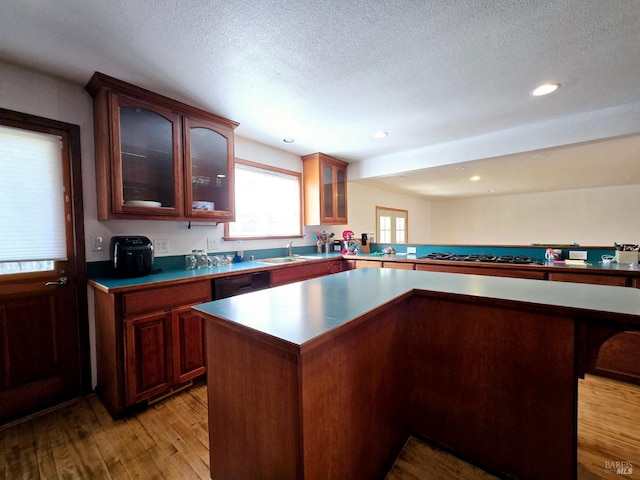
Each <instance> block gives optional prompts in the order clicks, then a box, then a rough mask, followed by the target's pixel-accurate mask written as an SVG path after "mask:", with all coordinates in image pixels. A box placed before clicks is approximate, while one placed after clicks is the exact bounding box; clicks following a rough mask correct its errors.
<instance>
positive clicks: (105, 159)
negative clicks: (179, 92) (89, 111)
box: [86, 72, 238, 222]
mask: <svg viewBox="0 0 640 480" xmlns="http://www.w3.org/2000/svg"><path fill="white" fill-rule="evenodd" d="M86 89H87V91H88V92H89V93H90V94H91V95H92V96H93V99H94V100H93V108H94V135H95V156H96V188H97V199H98V218H99V219H100V220H107V219H113V218H120V219H142V218H146V219H163V220H210V221H220V222H230V221H233V220H234V219H235V217H234V190H233V178H234V177H233V175H234V165H235V164H234V129H235V128H236V127H237V126H238V124H237V123H236V122H233V121H231V120H227V119H225V118H222V117H219V116H217V115H214V114H212V113H209V112H206V111H204V110H200V109H197V108H195V107H191V106H189V105H186V104H183V103H180V102H177V101H175V100H172V99H170V98H167V97H163V96H161V95H158V94H156V93H153V92H150V91H148V90H144V89H142V88H139V87H136V86H133V85H130V84H127V83H125V82H122V81H120V80H117V79H115V78H112V77H109V76H107V75H104V74H101V73H98V72H96V73H95V74H94V75H93V77H92V78H91V80H90V81H89V83H88V84H87V86H86Z"/></svg>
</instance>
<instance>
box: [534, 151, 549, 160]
mask: <svg viewBox="0 0 640 480" xmlns="http://www.w3.org/2000/svg"><path fill="white" fill-rule="evenodd" d="M531 158H533V159H534V160H538V159H539V158H547V156H546V155H545V154H544V153H539V154H538V155H534V156H533V157H531Z"/></svg>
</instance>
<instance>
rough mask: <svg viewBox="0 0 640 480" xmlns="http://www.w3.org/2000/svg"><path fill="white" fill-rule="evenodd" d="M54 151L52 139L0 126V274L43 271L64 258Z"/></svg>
mask: <svg viewBox="0 0 640 480" xmlns="http://www.w3.org/2000/svg"><path fill="white" fill-rule="evenodd" d="M60 152H61V139H60V137H58V136H54V135H49V134H46V133H40V132H35V131H29V130H23V129H19V128H13V127H6V126H0V178H2V179H4V182H3V184H2V189H0V225H1V229H2V235H0V274H15V273H27V272H39V271H49V270H52V269H53V267H54V261H55V260H66V259H67V239H66V230H65V228H66V227H65V209H64V204H65V203H64V195H65V193H64V184H63V180H62V178H63V172H62V161H61V153H60ZM47 199H59V201H48V200H47Z"/></svg>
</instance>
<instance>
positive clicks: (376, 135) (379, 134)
mask: <svg viewBox="0 0 640 480" xmlns="http://www.w3.org/2000/svg"><path fill="white" fill-rule="evenodd" d="M387 135H389V134H388V133H387V132H385V131H384V130H378V131H377V132H375V133H374V134H373V138H384V137H386V136H387Z"/></svg>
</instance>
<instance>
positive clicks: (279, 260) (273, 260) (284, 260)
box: [256, 256, 309, 264]
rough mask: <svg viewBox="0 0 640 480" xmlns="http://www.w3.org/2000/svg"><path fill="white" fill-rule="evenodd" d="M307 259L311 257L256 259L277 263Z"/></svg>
mask: <svg viewBox="0 0 640 480" xmlns="http://www.w3.org/2000/svg"><path fill="white" fill-rule="evenodd" d="M306 260H309V258H306V257H298V256H293V257H272V258H258V259H257V260H256V261H258V262H262V263H276V264H278V263H294V262H304V261H306Z"/></svg>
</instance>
